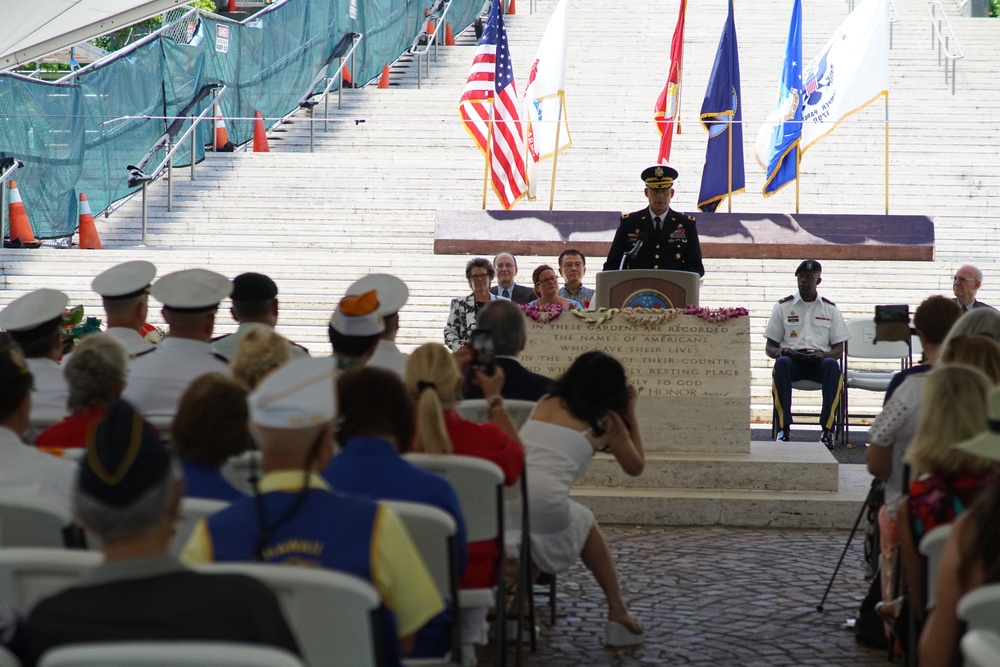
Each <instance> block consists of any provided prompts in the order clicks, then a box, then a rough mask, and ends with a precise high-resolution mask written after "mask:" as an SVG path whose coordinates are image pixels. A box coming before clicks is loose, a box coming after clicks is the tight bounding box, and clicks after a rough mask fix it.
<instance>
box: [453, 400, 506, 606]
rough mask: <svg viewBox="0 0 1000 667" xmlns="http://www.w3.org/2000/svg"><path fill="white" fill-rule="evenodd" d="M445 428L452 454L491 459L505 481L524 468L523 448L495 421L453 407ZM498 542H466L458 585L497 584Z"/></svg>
mask: <svg viewBox="0 0 1000 667" xmlns="http://www.w3.org/2000/svg"><path fill="white" fill-rule="evenodd" d="M444 423H445V427H446V428H447V429H448V437H450V438H451V444H452V446H453V448H454V450H455V451H454V453H455V454H460V455H462V456H475V457H476V458H480V459H486V460H487V461H492V462H493V463H496V464H497V465H498V466H500V469H501V470H503V477H504V484H506V485H507V486H511V485H512V484H516V483H517V480H518V479H519V478H520V477H521V470H522V469H523V468H524V450H523V449H521V446H520V445H518V444H517V443H516V442H514V441H513V440H511V439H510V438H509V437H507V434H506V433H504V432H503V431H501V430H500V427H499V426H497V425H496V424H490V423H487V424H477V423H475V422H470V421H468V420H466V419H463V418H462V417H461V416H460V415H459V414H458V412H456V411H455V410H445V413H444ZM499 555H500V547H499V544H498V543H497V542H496V541H494V540H487V541H485V542H470V543H469V560H468V565H467V566H466V568H465V575H464V576H463V577H462V581H461V583H460V584H459V587H460V588H489V587H491V586H494V585H496V582H497V572H496V563H497V557H498V556H499Z"/></svg>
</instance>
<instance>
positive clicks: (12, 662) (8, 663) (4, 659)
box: [0, 646, 21, 667]
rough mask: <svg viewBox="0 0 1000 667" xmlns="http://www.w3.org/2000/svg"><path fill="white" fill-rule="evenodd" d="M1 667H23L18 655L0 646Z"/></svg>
mask: <svg viewBox="0 0 1000 667" xmlns="http://www.w3.org/2000/svg"><path fill="white" fill-rule="evenodd" d="M0 667H21V661H20V660H18V659H17V656H16V655H14V654H13V653H11V652H10V651H8V650H7V649H5V648H4V647H3V646H0Z"/></svg>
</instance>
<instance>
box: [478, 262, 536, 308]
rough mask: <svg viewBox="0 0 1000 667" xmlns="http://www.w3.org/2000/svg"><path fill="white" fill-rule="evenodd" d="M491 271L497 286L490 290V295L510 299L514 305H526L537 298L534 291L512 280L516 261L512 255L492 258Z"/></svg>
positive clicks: (514, 274)
mask: <svg viewBox="0 0 1000 667" xmlns="http://www.w3.org/2000/svg"><path fill="white" fill-rule="evenodd" d="M493 270H494V271H496V274H497V284H496V285H494V286H493V287H491V288H490V293H491V294H496V295H497V296H499V297H501V298H503V299H510V300H511V301H513V302H514V303H528V302H529V301H534V300H535V299H536V298H538V297H537V296H535V290H533V289H532V288H530V287H524V286H523V285H518V284H516V283H515V282H514V278H516V277H517V260H516V259H514V255H512V254H510V253H509V252H502V253H500V254H499V255H497V256H496V257H494V258H493Z"/></svg>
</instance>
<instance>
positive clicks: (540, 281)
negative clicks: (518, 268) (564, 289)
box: [535, 276, 559, 285]
mask: <svg viewBox="0 0 1000 667" xmlns="http://www.w3.org/2000/svg"><path fill="white" fill-rule="evenodd" d="M557 282H559V279H558V278H556V277H555V276H552V277H550V278H543V279H542V280H539V281H538V282H536V283H535V284H536V285H544V284H545V283H557Z"/></svg>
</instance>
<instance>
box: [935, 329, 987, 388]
mask: <svg viewBox="0 0 1000 667" xmlns="http://www.w3.org/2000/svg"><path fill="white" fill-rule="evenodd" d="M941 363H942V364H965V365H966V366H972V367H973V368H978V369H979V370H981V371H982V372H983V373H985V374H986V377H988V378H989V379H990V380H991V381H992V382H993V383H994V384H996V383H998V382H1000V343H998V342H997V341H996V340H994V339H993V338H990V337H989V336H987V335H986V334H973V335H971V336H955V337H953V338H951V339H950V340H949V341H948V346H947V347H946V348H945V349H944V352H942V353H941Z"/></svg>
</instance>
